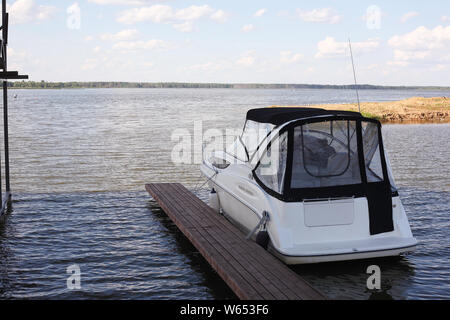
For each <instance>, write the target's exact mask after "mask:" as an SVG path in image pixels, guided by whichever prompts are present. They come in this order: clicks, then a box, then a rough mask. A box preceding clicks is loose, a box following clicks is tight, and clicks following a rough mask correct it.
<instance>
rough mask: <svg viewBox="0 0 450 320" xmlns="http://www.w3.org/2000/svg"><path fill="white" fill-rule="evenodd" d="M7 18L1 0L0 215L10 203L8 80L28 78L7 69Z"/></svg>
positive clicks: (4, 0) (4, 2)
mask: <svg viewBox="0 0 450 320" xmlns="http://www.w3.org/2000/svg"><path fill="white" fill-rule="evenodd" d="M8 20H9V16H8V13H7V12H6V0H2V26H1V27H0V29H1V31H2V38H1V39H0V50H1V52H0V79H1V80H2V82H3V138H4V148H5V161H4V162H5V195H4V196H3V188H2V179H1V174H2V168H1V167H0V203H1V206H2V208H1V211H0V217H1V216H2V215H3V214H4V213H5V212H6V210H7V209H8V207H9V206H10V205H11V184H10V179H9V141H8V134H9V132H8V80H17V79H28V76H26V75H20V74H19V72H17V71H8V64H7V62H8V59H7V57H8V49H7V47H8Z"/></svg>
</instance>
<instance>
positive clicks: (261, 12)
mask: <svg viewBox="0 0 450 320" xmlns="http://www.w3.org/2000/svg"><path fill="white" fill-rule="evenodd" d="M266 13H267V9H266V8H264V9H259V10H258V11H256V12H255V14H254V15H253V16H254V17H262V16H263V15H264V14H266Z"/></svg>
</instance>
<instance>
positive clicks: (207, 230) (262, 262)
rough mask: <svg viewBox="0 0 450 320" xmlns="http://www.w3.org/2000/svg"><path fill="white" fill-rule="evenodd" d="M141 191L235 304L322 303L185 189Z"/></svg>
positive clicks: (310, 289) (313, 291)
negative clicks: (192, 248) (229, 292)
mask: <svg viewBox="0 0 450 320" xmlns="http://www.w3.org/2000/svg"><path fill="white" fill-rule="evenodd" d="M145 188H146V190H147V191H148V193H149V194H150V195H151V196H152V197H153V199H154V200H156V201H157V202H158V204H159V205H160V206H161V208H162V209H163V210H164V212H165V213H166V214H167V215H168V216H169V217H170V218H171V219H172V221H173V222H174V223H175V224H176V225H177V227H178V228H179V229H180V230H181V232H183V234H184V235H185V236H186V237H187V238H188V239H189V240H190V241H191V242H192V244H193V245H194V246H195V248H196V249H197V250H198V251H199V252H200V253H201V254H202V255H203V257H204V258H205V259H206V261H208V263H209V264H210V265H211V267H212V268H213V269H214V270H215V271H216V272H217V273H218V274H219V276H220V277H222V279H223V280H224V281H225V282H226V283H227V285H228V286H229V287H230V288H231V289H232V290H233V291H234V293H235V294H236V296H237V297H238V298H239V299H243V300H322V299H326V297H325V296H324V295H322V294H321V293H320V292H319V291H317V290H316V289H315V288H313V287H312V286H311V285H310V284H309V283H307V282H306V281H305V280H303V279H302V278H301V277H300V276H299V275H298V274H297V273H295V272H294V271H292V270H291V269H290V268H289V267H288V266H286V265H285V264H283V263H282V262H281V261H280V260H278V259H277V258H275V257H274V256H272V255H271V254H270V253H268V252H267V251H266V250H264V249H263V248H262V247H260V246H259V245H258V244H256V243H255V242H254V241H249V240H246V239H245V235H244V234H243V233H242V232H241V231H239V230H238V229H237V228H236V227H235V226H233V225H232V224H231V223H230V222H229V221H228V220H226V219H225V218H224V217H223V216H221V215H219V214H217V213H216V212H215V211H214V210H213V209H211V208H210V207H209V206H208V205H207V204H206V203H204V202H203V201H202V200H200V199H199V198H198V197H196V196H195V195H194V194H193V193H192V192H190V191H189V190H188V189H186V188H185V187H184V186H183V185H181V184H178V183H164V184H147V185H146V186H145Z"/></svg>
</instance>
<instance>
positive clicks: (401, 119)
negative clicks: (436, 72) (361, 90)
mask: <svg viewBox="0 0 450 320" xmlns="http://www.w3.org/2000/svg"><path fill="white" fill-rule="evenodd" d="M273 107H280V106H273ZM281 107H284V108H292V107H295V106H281ZM301 107H303V106H301ZM307 107H309V108H322V109H327V110H346V111H358V105H357V104H356V103H349V104H324V105H313V106H307ZM361 113H362V114H363V116H365V117H368V118H374V119H377V120H380V121H381V122H383V123H450V98H445V97H435V98H422V97H413V98H409V99H405V100H401V101H389V102H363V103H361Z"/></svg>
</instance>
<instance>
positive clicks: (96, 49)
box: [93, 46, 102, 53]
mask: <svg viewBox="0 0 450 320" xmlns="http://www.w3.org/2000/svg"><path fill="white" fill-rule="evenodd" d="M93 51H94V53H100V51H102V48H101V47H99V46H96V47H95V48H94V50H93Z"/></svg>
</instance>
